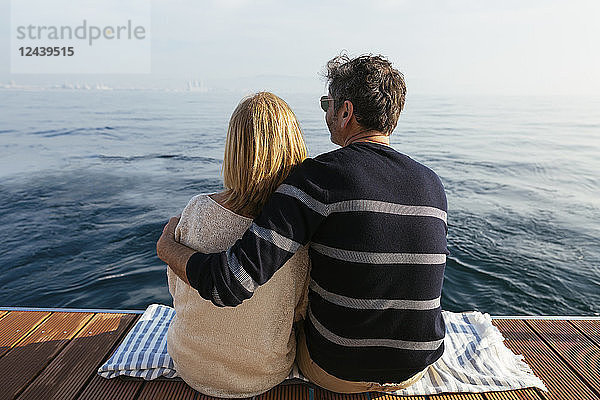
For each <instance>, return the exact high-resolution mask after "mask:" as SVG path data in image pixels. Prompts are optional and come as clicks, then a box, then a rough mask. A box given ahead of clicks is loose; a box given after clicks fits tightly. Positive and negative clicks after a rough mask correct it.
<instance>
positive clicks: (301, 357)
mask: <svg viewBox="0 0 600 400" xmlns="http://www.w3.org/2000/svg"><path fill="white" fill-rule="evenodd" d="M298 330H299V331H300V332H299V334H298V345H297V347H296V361H297V362H298V367H299V368H300V371H302V374H303V375H304V376H305V377H307V378H308V379H310V381H311V382H313V383H315V384H317V385H319V386H320V387H322V388H323V389H327V390H329V391H332V392H337V393H362V392H394V391H396V390H398V389H404V388H406V387H408V386H410V385H412V384H413V383H415V382H417V381H418V380H419V379H421V378H422V377H423V375H425V372H427V368H429V367H427V368H425V369H424V370H423V371H421V372H418V373H416V374H415V375H413V376H412V377H410V378H408V379H407V380H405V381H403V382H400V383H383V384H381V383H377V382H353V381H345V380H343V379H340V378H336V377H335V376H333V375H331V374H329V373H327V372H326V371H325V370H323V369H322V368H321V367H319V366H318V365H317V364H316V363H315V362H314V361H313V360H312V359H311V358H310V354H309V353H308V348H307V347H306V337H305V336H304V329H302V328H300V329H298Z"/></svg>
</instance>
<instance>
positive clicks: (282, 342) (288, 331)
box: [167, 195, 309, 397]
mask: <svg viewBox="0 0 600 400" xmlns="http://www.w3.org/2000/svg"><path fill="white" fill-rule="evenodd" d="M251 223H252V220H251V219H250V218H246V217H243V216H240V215H237V214H235V213H233V212H232V211H230V210H228V209H226V208H224V207H223V206H221V205H220V204H218V203H217V202H215V201H214V200H213V199H211V198H210V197H208V196H207V195H198V196H195V197H193V198H192V199H191V200H190V202H189V203H188V205H187V206H186V207H185V209H184V210H183V213H182V215H181V220H180V221H179V224H178V225H177V228H176V230H175V238H176V239H177V240H178V241H179V242H181V243H183V244H185V245H186V246H189V247H192V248H194V249H196V250H198V251H200V252H203V253H215V252H219V251H223V250H226V249H228V248H229V247H230V246H231V245H233V244H234V243H235V241H236V240H237V239H239V238H241V237H242V235H243V233H244V232H245V231H246V229H248V227H249V226H250V224H251ZM308 269H309V259H308V252H307V247H306V246H305V247H303V248H302V249H301V250H300V251H298V252H297V253H296V254H295V255H294V256H293V257H292V258H291V259H290V260H289V261H288V262H287V263H286V264H285V265H284V266H283V267H281V268H280V269H279V270H278V271H277V272H276V273H275V275H273V277H272V278H271V279H270V280H269V281H268V282H267V283H265V284H264V285H262V286H260V287H259V288H258V289H257V290H256V291H255V292H254V295H253V296H252V297H251V298H250V299H248V300H246V301H244V302H243V303H242V304H241V305H239V306H237V307H235V308H231V307H217V306H215V305H213V304H212V303H211V302H210V301H207V300H204V299H203V298H202V297H200V295H199V294H198V292H197V291H196V290H195V289H193V288H192V287H190V286H189V285H188V284H186V283H185V282H183V281H182V280H181V279H179V277H178V276H177V275H175V273H174V272H173V271H172V270H171V269H170V268H167V279H168V282H169V291H170V293H171V295H172V296H173V305H174V307H175V312H176V315H175V317H174V318H173V321H172V322H171V325H170V326H169V331H168V335H167V350H168V352H169V355H170V356H171V357H172V358H173V361H174V363H175V368H176V370H177V372H178V373H179V374H180V376H181V377H182V378H183V380H184V381H185V382H186V383H187V384H188V385H190V386H191V387H193V388H194V389H196V390H198V391H199V392H201V393H204V394H207V395H210V396H216V397H250V396H254V395H257V394H260V393H263V392H265V391H267V390H269V389H270V388H272V387H274V386H276V385H277V384H279V383H281V382H282V381H283V380H284V379H285V378H286V377H287V375H288V374H289V372H290V369H291V367H292V363H293V361H294V356H295V354H296V340H295V336H294V332H293V323H294V320H295V318H296V319H300V318H303V317H304V314H305V312H306V303H307V299H306V292H307V277H308Z"/></svg>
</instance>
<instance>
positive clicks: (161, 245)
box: [156, 216, 180, 264]
mask: <svg viewBox="0 0 600 400" xmlns="http://www.w3.org/2000/svg"><path fill="white" fill-rule="evenodd" d="M179 218H180V216H179V217H171V219H170V220H169V222H167V224H166V225H165V227H164V228H163V231H162V235H160V238H159V239H158V242H156V254H157V255H158V258H160V259H161V260H163V261H164V262H166V263H167V264H168V263H169V261H168V260H167V258H168V256H169V252H168V249H169V248H170V246H171V245H172V244H173V243H177V242H176V241H175V228H176V227H177V224H178V223H179Z"/></svg>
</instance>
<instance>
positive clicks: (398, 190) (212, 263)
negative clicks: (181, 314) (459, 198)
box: [186, 142, 448, 383]
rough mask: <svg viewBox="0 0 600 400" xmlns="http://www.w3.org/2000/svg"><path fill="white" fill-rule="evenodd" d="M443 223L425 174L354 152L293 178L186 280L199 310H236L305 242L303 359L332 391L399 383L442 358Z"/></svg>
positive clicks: (436, 183) (358, 147) (368, 147)
mask: <svg viewBox="0 0 600 400" xmlns="http://www.w3.org/2000/svg"><path fill="white" fill-rule="evenodd" d="M446 211H447V203H446V196H445V193H444V188H443V186H442V183H441V182H440V179H439V178H438V176H437V175H436V174H435V173H434V172H433V171H432V170H430V169H429V168H427V167H425V166H423V165H421V164H419V163H418V162H416V161H414V160H412V159H411V158H409V157H407V156H406V155H403V154H401V153H399V152H397V151H395V150H394V149H393V148H391V147H389V146H385V145H381V144H376V143H365V142H360V143H354V144H351V145H349V146H347V147H344V148H341V149H338V150H335V151H332V152H329V153H326V154H323V155H320V156H318V157H316V158H314V159H307V160H305V161H304V162H303V163H302V164H301V165H299V166H297V167H296V168H295V169H294V170H293V171H292V173H291V174H290V176H289V177H288V178H287V179H286V180H285V182H284V183H283V184H282V185H281V186H280V187H279V188H278V189H277V191H276V192H275V193H274V194H273V196H272V197H271V199H270V200H269V201H268V202H267V204H266V205H265V207H264V208H263V210H262V212H261V214H260V215H259V216H258V217H257V218H256V219H255V220H254V222H253V223H252V225H251V227H250V228H249V229H248V231H247V232H246V233H245V234H244V236H243V237H242V238H241V239H240V240H238V241H237V242H236V243H235V244H234V246H232V247H231V248H230V249H228V250H227V251H224V252H221V253H215V254H202V253H195V254H194V255H193V256H192V257H191V258H190V260H189V261H188V264H187V269H186V274H187V277H188V280H189V282H190V284H191V285H192V287H194V288H196V289H197V290H198V292H199V293H200V295H201V296H202V297H203V298H205V299H208V300H211V301H212V302H213V303H215V304H216V305H219V306H236V305H238V304H240V303H241V302H242V301H243V300H245V299H247V298H249V297H251V296H252V293H253V292H254V290H255V289H256V288H257V287H258V286H259V285H262V284H263V283H265V282H266V281H268V280H269V278H270V277H271V276H272V275H273V274H274V273H275V272H276V271H277V269H279V268H280V267H281V266H282V265H283V264H284V263H285V262H286V261H287V260H288V259H289V258H290V257H291V256H292V255H293V254H294V252H295V251H296V250H298V249H299V248H300V247H301V246H303V245H305V244H306V243H308V242H310V243H311V245H310V248H309V255H310V259H311V265H312V266H311V282H310V287H309V309H308V312H307V321H306V323H305V333H306V337H307V346H308V350H309V353H310V356H311V358H312V359H313V360H314V361H315V362H316V363H317V364H318V365H319V366H320V367H321V368H323V369H324V370H325V371H327V372H328V373H330V374H331V375H334V376H336V377H338V378H341V379H345V380H350V381H371V382H380V383H388V382H400V381H403V380H405V379H407V378H409V377H410V376H412V375H413V374H415V373H416V372H418V371H421V370H422V369H424V368H425V367H426V366H428V365H430V364H432V363H433V362H435V361H436V360H437V359H438V358H439V357H441V355H442V353H443V351H444V344H443V339H444V334H445V326H444V321H443V318H442V314H441V308H440V296H441V290H442V281H443V277H444V268H445V265H446V255H447V254H448V251H447V247H446V233H447V220H446ZM265 312H268V310H265Z"/></svg>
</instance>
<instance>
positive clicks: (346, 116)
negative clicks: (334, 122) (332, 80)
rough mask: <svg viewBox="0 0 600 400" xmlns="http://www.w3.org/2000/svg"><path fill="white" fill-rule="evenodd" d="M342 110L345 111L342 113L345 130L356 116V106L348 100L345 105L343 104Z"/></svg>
mask: <svg viewBox="0 0 600 400" xmlns="http://www.w3.org/2000/svg"><path fill="white" fill-rule="evenodd" d="M342 109H343V110H344V111H343V113H342V120H341V122H342V129H343V128H345V127H346V125H348V123H349V122H350V120H351V119H352V116H353V115H354V105H352V102H351V101H350V100H346V101H344V104H342Z"/></svg>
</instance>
